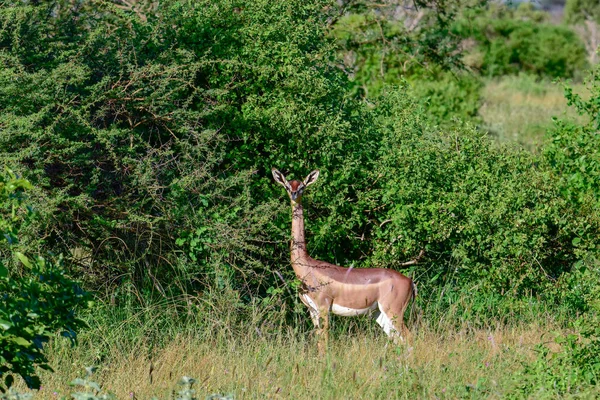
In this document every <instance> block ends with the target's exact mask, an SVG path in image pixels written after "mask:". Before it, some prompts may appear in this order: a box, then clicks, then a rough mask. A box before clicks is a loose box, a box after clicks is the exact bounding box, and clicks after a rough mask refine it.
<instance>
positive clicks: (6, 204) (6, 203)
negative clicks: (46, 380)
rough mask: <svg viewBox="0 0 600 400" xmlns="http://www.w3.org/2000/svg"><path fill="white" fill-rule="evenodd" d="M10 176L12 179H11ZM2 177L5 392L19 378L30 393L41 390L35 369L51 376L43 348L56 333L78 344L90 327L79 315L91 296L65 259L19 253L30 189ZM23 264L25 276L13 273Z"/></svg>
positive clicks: (0, 371)
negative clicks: (63, 262)
mask: <svg viewBox="0 0 600 400" xmlns="http://www.w3.org/2000/svg"><path fill="white" fill-rule="evenodd" d="M6 175H8V176H6ZM6 175H2V176H0V210H1V215H0V227H1V231H2V232H1V233H2V238H3V239H5V240H6V241H7V242H8V243H7V245H6V248H5V249H4V250H5V251H4V254H3V261H1V262H0V378H2V379H3V381H2V383H0V391H2V392H4V391H5V389H6V388H10V387H11V386H12V384H13V382H14V376H13V375H20V376H21V377H22V378H23V379H24V380H25V383H26V384H27V386H28V387H29V388H35V389H39V387H40V380H39V378H38V376H37V374H36V370H35V368H36V367H39V368H43V369H47V370H51V368H50V366H49V365H48V361H47V359H46V356H45V354H44V343H45V342H47V341H48V340H49V339H50V338H51V337H52V336H54V334H55V332H56V331H58V330H60V331H61V332H62V335H63V336H65V337H67V338H69V339H70V340H71V341H72V342H75V340H76V337H77V330H78V329H80V328H82V327H84V326H85V323H84V322H83V321H82V320H80V319H78V318H77V317H76V315H75V309H76V308H77V307H79V306H82V305H85V300H86V294H85V293H84V292H83V291H82V290H81V289H80V288H79V287H78V286H77V284H76V283H75V282H73V281H72V280H71V279H69V278H68V277H67V276H65V275H64V271H63V270H62V268H61V259H60V258H58V259H57V260H52V259H51V258H48V259H44V258H42V257H39V256H36V257H28V256H26V255H25V254H23V253H21V252H19V251H18V248H19V246H18V244H19V242H18V227H19V225H20V224H21V223H22V222H23V218H24V215H25V216H26V215H27V214H28V213H31V210H27V209H25V207H23V206H22V204H21V203H22V199H23V191H24V190H26V189H30V188H31V185H30V184H29V182H27V181H26V180H24V179H18V178H16V177H15V176H14V175H12V174H10V173H8V174H6ZM13 258H15V259H18V260H19V262H20V265H21V266H22V268H21V271H18V270H16V269H15V270H13V271H11V272H9V269H8V267H7V266H8V265H10V264H13V263H14V261H13V260H12V259H13Z"/></svg>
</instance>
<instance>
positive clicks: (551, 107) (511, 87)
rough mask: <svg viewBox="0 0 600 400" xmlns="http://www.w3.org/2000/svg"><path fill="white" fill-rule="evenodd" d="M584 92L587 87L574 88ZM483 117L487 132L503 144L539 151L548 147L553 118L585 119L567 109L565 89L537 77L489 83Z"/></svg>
mask: <svg viewBox="0 0 600 400" xmlns="http://www.w3.org/2000/svg"><path fill="white" fill-rule="evenodd" d="M574 89H575V92H577V93H582V92H584V87H583V85H574ZM482 97H483V104H482V106H481V108H480V109H479V114H480V116H481V117H482V119H483V129H484V130H487V131H488V132H489V133H490V134H491V135H492V136H493V137H495V138H497V139H498V140H499V141H500V142H514V143H518V144H519V145H521V146H523V147H524V148H526V149H528V150H531V151H537V150H539V149H540V147H541V146H542V145H543V143H544V139H545V135H546V132H547V131H548V129H550V128H551V127H552V117H558V118H564V117H568V118H575V119H581V118H582V117H580V116H578V115H577V113H576V112H575V111H574V110H573V109H572V108H571V107H567V100H566V99H565V96H564V90H563V87H562V86H561V85H560V84H558V83H552V82H549V81H544V80H542V81H540V80H538V79H537V78H535V77H531V76H527V75H521V76H507V77H503V78H501V79H495V80H490V81H488V82H487V84H486V85H485V87H484V89H483V93H482Z"/></svg>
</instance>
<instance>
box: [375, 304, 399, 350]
mask: <svg viewBox="0 0 600 400" xmlns="http://www.w3.org/2000/svg"><path fill="white" fill-rule="evenodd" d="M376 321H377V323H378V324H379V326H381V327H382V328H383V331H384V332H385V334H386V335H388V337H391V338H394V339H396V338H399V339H400V340H401V341H404V338H403V337H402V335H400V332H398V331H397V330H396V328H395V327H394V324H393V323H392V320H391V319H390V318H389V317H388V316H387V314H386V313H384V312H383V310H382V309H381V305H379V316H378V317H377V320H376Z"/></svg>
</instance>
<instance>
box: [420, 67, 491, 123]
mask: <svg viewBox="0 0 600 400" xmlns="http://www.w3.org/2000/svg"><path fill="white" fill-rule="evenodd" d="M482 86H483V83H482V81H481V79H479V78H478V77H476V76H475V75H472V74H469V73H459V74H454V73H451V72H440V73H438V74H435V75H424V76H421V77H416V76H414V77H412V78H411V79H410V87H411V89H412V90H411V92H412V93H413V95H414V97H415V99H416V101H418V102H419V103H420V104H422V105H423V109H424V110H425V113H426V115H427V117H428V118H429V119H430V120H431V121H433V122H435V123H437V124H440V125H450V124H452V120H453V119H454V118H459V119H462V120H463V121H473V120H476V119H477V118H478V114H479V107H480V106H481V89H482Z"/></svg>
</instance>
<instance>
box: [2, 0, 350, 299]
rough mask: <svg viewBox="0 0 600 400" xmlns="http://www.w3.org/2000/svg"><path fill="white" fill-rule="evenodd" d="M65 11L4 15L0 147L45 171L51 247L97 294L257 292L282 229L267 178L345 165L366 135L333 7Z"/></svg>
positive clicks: (27, 169)
mask: <svg viewBox="0 0 600 400" xmlns="http://www.w3.org/2000/svg"><path fill="white" fill-rule="evenodd" d="M66 3H68V2H64V4H63V3H61V2H58V3H37V2H32V3H25V4H23V5H15V7H13V8H12V9H11V10H5V11H3V13H2V15H1V16H2V26H4V29H3V30H2V35H3V36H2V37H0V40H1V41H2V43H3V46H2V49H3V50H2V52H1V54H0V56H1V57H2V60H3V62H4V63H5V64H6V65H7V68H5V69H3V71H2V74H1V76H0V80H1V82H2V85H1V87H2V92H1V93H0V104H1V107H0V108H1V109H2V110H3V111H2V115H1V116H0V123H1V124H2V125H3V126H4V129H3V130H2V134H1V136H0V142H1V150H2V155H1V157H2V158H3V159H5V160H7V159H10V160H14V161H15V162H16V163H19V165H20V166H21V169H22V170H23V171H24V173H25V174H27V175H28V176H31V177H32V179H39V181H36V183H38V184H39V185H40V186H41V188H42V189H43V192H40V193H39V199H38V202H39V205H40V209H41V211H42V214H43V215H42V217H43V218H41V219H40V222H39V224H38V229H39V237H43V238H44V239H43V243H42V245H44V246H47V247H50V248H56V249H60V250H62V251H64V252H65V253H67V254H71V255H72V256H73V261H74V262H75V265H76V266H77V269H78V271H81V272H83V275H84V276H85V279H86V281H87V282H88V284H90V285H92V286H91V287H95V288H99V287H100V285H105V284H107V283H108V285H110V286H113V285H118V284H120V283H127V282H132V283H133V284H134V285H135V286H136V287H138V288H146V289H144V290H147V291H148V292H149V294H150V295H156V296H168V295H170V294H176V293H179V292H181V291H182V290H186V289H188V288H189V286H190V283H189V282H192V281H193V282H196V283H197V285H198V286H199V287H203V285H205V284H206V283H213V282H221V281H223V279H225V281H228V280H229V279H230V278H231V279H235V280H236V283H235V287H236V289H240V288H243V287H246V285H252V286H253V287H256V286H257V285H260V279H259V278H257V274H259V273H260V274H262V273H263V271H264V270H265V268H266V265H268V264H270V263H273V262H274V261H275V260H280V259H285V258H284V256H283V253H284V252H285V250H284V247H283V246H282V247H276V248H275V247H273V246H270V245H264V244H265V243H269V242H272V241H273V240H276V241H279V240H284V239H285V238H286V236H287V234H286V233H284V232H287V231H288V228H287V224H286V223H284V220H282V216H283V215H285V214H281V215H282V216H281V217H280V216H275V215H274V213H275V212H276V211H277V207H276V206H275V204H274V203H273V201H272V200H271V201H270V202H269V201H266V200H267V199H273V198H274V196H273V194H274V193H279V192H278V191H277V188H275V187H272V185H271V184H270V182H269V180H268V179H267V178H266V177H267V175H268V174H267V173H266V171H269V170H270V168H271V167H272V166H274V165H277V166H279V167H280V168H283V169H286V172H287V171H289V170H295V171H302V170H303V169H308V168H310V167H314V166H321V165H328V166H329V168H331V169H335V168H338V167H341V165H342V164H343V163H346V162H347V161H346V160H344V157H343V154H344V153H345V150H343V149H344V142H345V141H347V140H348V139H346V138H347V137H348V136H350V137H351V136H352V135H353V134H352V135H348V134H347V133H348V132H349V131H350V132H353V131H354V132H355V130H353V129H350V128H348V126H349V125H350V123H351V120H352V117H351V113H352V107H356V106H352V107H349V106H347V104H346V101H345V99H344V95H345V92H344V89H343V85H344V84H345V82H346V81H345V76H344V75H343V73H342V72H341V71H339V70H338V69H337V68H335V67H334V66H333V65H332V63H331V59H332V56H333V52H332V51H331V50H330V49H331V44H330V42H329V41H328V40H327V39H326V38H325V33H324V32H325V29H326V18H327V15H326V14H323V13H322V8H323V6H324V5H325V2H320V1H316V2H309V3H306V2H301V1H295V2H294V1H291V2H270V1H259V2H256V1H249V2H241V3H239V4H237V3H236V4H234V3H231V2H229V1H221V2H216V3H215V2H209V1H205V2H192V1H189V2H175V1H172V2H169V1H167V2H161V4H160V6H159V8H158V10H157V16H152V15H149V16H148V19H147V22H143V21H141V20H139V19H138V17H137V15H135V14H130V13H123V12H120V11H119V10H117V9H114V8H111V7H109V6H105V5H103V4H102V3H101V4H95V5H94V12H91V11H89V10H85V9H82V10H79V12H80V18H77V19H72V18H70V17H69V16H68V15H67V16H64V15H63V14H61V13H55V12H54V11H53V10H54V9H55V8H56V7H58V6H57V4H58V5H61V4H62V7H68V5H66ZM82 7H83V6H82ZM21 27H27V28H23V29H21ZM46 32H53V34H52V35H47V34H46ZM63 38H77V40H73V41H72V42H71V41H70V40H63ZM115 38H118V40H115ZM38 46H39V47H38ZM96 54H102V57H95V56H93V55H96ZM32 61H35V62H32ZM17 98H19V99H20V100H19V101H17V100H16V99H17ZM37 177H39V178H37ZM332 186H333V182H331V181H330V187H332ZM331 192H332V191H331V190H329V193H331ZM182 250H183V251H184V252H185V256H182V254H181V252H182ZM156 277H159V278H156Z"/></svg>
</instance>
